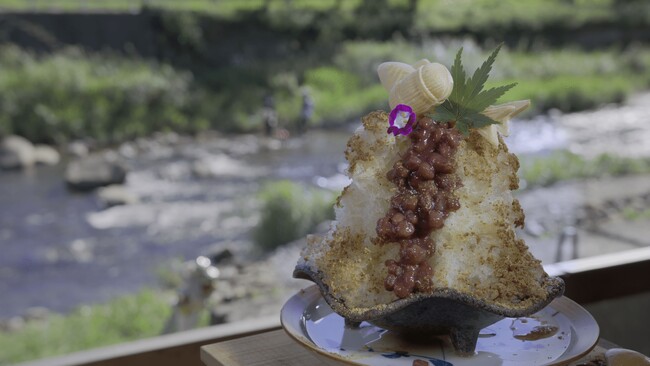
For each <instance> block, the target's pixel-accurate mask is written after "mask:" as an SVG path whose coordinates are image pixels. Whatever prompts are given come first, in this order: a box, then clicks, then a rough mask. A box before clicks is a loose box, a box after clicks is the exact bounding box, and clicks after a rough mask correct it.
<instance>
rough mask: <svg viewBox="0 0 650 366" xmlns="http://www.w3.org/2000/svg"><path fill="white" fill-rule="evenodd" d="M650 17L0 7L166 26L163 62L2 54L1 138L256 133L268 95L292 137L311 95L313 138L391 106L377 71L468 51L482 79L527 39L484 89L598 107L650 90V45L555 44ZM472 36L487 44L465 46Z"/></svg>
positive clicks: (640, 7) (615, 10) (537, 2)
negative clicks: (319, 129) (499, 44)
mask: <svg viewBox="0 0 650 366" xmlns="http://www.w3.org/2000/svg"><path fill="white" fill-rule="evenodd" d="M648 4H650V2H647V1H643V0H633V1H622V0H596V1H583V0H580V1H565V0H549V1H544V0H533V1H526V2H520V1H515V0H504V1H494V0H476V1H469V0H458V1H454V2H453V6H452V4H451V3H450V2H449V1H446V0H445V1H442V0H440V1H433V0H419V1H411V0H383V1H382V0H376V1H368V0H353V1H347V0H346V1H340V0H325V1H318V0H289V1H287V0H268V1H267V0H247V1H238V0H237V1H236V0H219V1H212V0H187V1H172V0H148V1H144V0H143V1H141V2H130V1H123V0H117V1H78V0H52V1H45V0H33V1H30V2H23V1H15V0H13V1H12V0H0V9H15V10H34V11H40V10H42V11H49V10H62V11H66V10H70V11H79V10H82V11H83V10H89V11H96V10H110V11H129V12H132V11H134V10H137V9H140V8H141V7H144V8H146V9H144V10H143V11H144V12H147V14H148V15H147V16H148V17H151V19H152V22H153V23H156V24H158V26H159V28H156V30H155V31H156V32H157V33H156V34H157V35H156V37H155V40H154V42H155V45H154V46H153V48H155V49H157V50H158V51H159V52H158V56H156V57H158V58H159V59H158V61H152V60H144V59H138V58H135V59H127V58H125V57H124V56H118V55H117V54H112V55H106V54H90V53H87V52H82V51H79V50H75V49H64V50H61V49H56V48H55V51H54V53H52V54H50V55H42V56H34V55H32V54H30V53H27V52H23V51H19V50H17V49H16V48H13V47H8V48H7V47H3V48H2V49H0V67H2V69H3V73H2V74H1V75H0V106H2V108H3V115H2V116H0V135H2V134H6V133H18V134H22V135H24V136H26V137H27V138H29V139H31V140H34V141H40V142H56V143H59V142H65V141H66V140H70V139H74V138H78V137H82V136H83V137H92V138H95V139H97V140H99V141H100V142H105V143H111V142H118V141H121V140H124V139H130V138H133V137H136V136H142V135H146V134H149V133H151V132H152V131H157V130H166V129H173V130H176V131H179V132H187V133H191V132H195V131H200V130H202V129H206V128H214V129H217V130H220V131H225V132H254V131H259V130H261V127H262V122H263V121H262V113H261V110H262V105H263V100H264V98H265V97H266V96H268V95H271V96H273V97H274V100H275V105H276V110H277V113H278V119H279V123H280V126H281V127H283V128H287V129H289V130H292V129H294V127H295V126H296V124H297V121H298V120H299V118H300V111H301V103H302V92H303V91H304V90H309V92H310V93H311V95H312V97H313V99H314V102H315V112H314V115H313V118H312V119H311V121H310V123H311V124H312V125H313V126H329V125H332V124H340V123H345V122H348V121H350V120H354V119H357V118H359V117H360V116H361V115H363V114H365V113H367V112H369V111H371V110H374V109H386V108H387V93H386V91H384V90H383V89H382V88H381V86H380V85H379V83H378V80H377V76H376V72H375V71H376V67H377V65H378V64H379V63H381V62H383V61H386V60H399V61H403V62H415V61H417V60H419V59H422V58H428V59H430V60H432V61H437V62H441V63H443V64H445V65H447V66H448V67H450V66H451V64H452V62H453V57H454V54H455V53H456V51H457V50H458V49H459V48H460V46H465V50H464V62H465V63H466V67H467V68H468V69H474V68H476V67H478V66H479V65H480V61H481V60H483V59H485V58H486V57H487V54H486V53H485V52H484V51H483V48H485V49H491V48H493V46H492V45H491V43H492V42H493V41H492V40H499V41H500V40H508V39H512V36H513V35H514V34H516V35H518V36H517V37H521V39H520V38H517V40H518V41H517V42H512V41H511V42H509V44H511V45H517V46H514V47H513V46H511V47H510V49H507V48H506V47H504V49H503V50H502V52H501V55H500V56H499V60H498V61H497V62H496V63H495V65H494V69H493V72H492V78H493V81H492V82H490V83H488V84H487V87H492V86H494V85H496V84H503V83H510V82H512V81H515V80H516V81H517V82H518V86H517V87H515V88H513V89H512V90H511V91H509V92H508V93H506V95H505V96H504V97H503V98H502V99H503V100H515V99H531V100H532V101H533V108H531V109H530V111H529V112H528V113H529V114H533V113H539V112H544V111H546V110H549V109H552V108H557V109H560V110H562V111H577V110H582V109H588V108H594V107H597V106H598V105H601V104H604V103H612V102H614V103H618V102H621V101H624V100H625V98H626V97H627V96H629V95H630V94H631V93H634V92H636V91H639V90H643V89H647V88H648V87H649V86H650V48H648V47H647V46H639V45H637V46H634V43H630V45H628V46H625V47H623V46H619V47H612V48H610V49H600V50H596V51H585V50H580V49H578V48H568V49H566V48H565V49H557V47H558V46H561V45H562V42H561V40H564V39H565V37H569V36H571V35H572V34H573V31H574V30H580V29H582V28H580V27H584V28H589V29H594V27H596V28H598V27H610V29H612V28H615V29H619V28H620V29H636V28H634V27H642V26H643V25H645V24H649V23H650V19H647V18H650V17H649V16H648V14H650V11H645V10H646V8H647V7H648V6H649V5H648ZM147 19H149V18H147ZM36 28H38V27H36ZM38 29H40V28H38ZM39 32H40V33H39V34H41V36H43V37H45V36H47V35H48V33H47V31H46V30H45V29H40V31H39ZM624 33H625V32H624ZM633 33H634V32H631V33H630V34H633ZM522 34H524V35H523V36H520V35H522ZM441 35H446V36H448V37H440V36H441ZM466 35H470V36H472V37H474V38H475V39H477V42H478V43H474V42H472V41H468V40H467V39H463V40H460V37H464V36H466ZM453 37H456V38H453ZM407 39H408V41H406V40H407ZM440 39H444V41H440ZM224 40H227V41H224ZM54 43H56V42H53V44H54ZM641 44H642V43H641ZM243 45H245V46H243ZM573 47H577V46H573Z"/></svg>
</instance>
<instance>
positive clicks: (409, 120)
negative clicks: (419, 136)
mask: <svg viewBox="0 0 650 366" xmlns="http://www.w3.org/2000/svg"><path fill="white" fill-rule="evenodd" d="M415 119H416V116H415V112H413V108H411V107H409V106H408V105H406V104H398V105H397V106H395V108H393V110H392V111H390V115H389V116H388V123H390V127H388V131H386V132H387V133H392V134H393V135H395V136H397V135H404V136H406V135H408V134H409V133H411V131H413V124H414V123H415Z"/></svg>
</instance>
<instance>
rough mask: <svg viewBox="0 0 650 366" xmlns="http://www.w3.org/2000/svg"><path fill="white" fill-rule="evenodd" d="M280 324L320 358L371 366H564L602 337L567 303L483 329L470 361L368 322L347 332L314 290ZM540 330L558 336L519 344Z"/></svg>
mask: <svg viewBox="0 0 650 366" xmlns="http://www.w3.org/2000/svg"><path fill="white" fill-rule="evenodd" d="M281 321H282V326H283V327H284V329H285V331H286V332H287V333H288V334H289V335H290V336H291V337H292V338H294V339H295V340H296V341H297V342H298V343H300V344H301V345H303V346H305V347H307V348H308V349H310V350H312V351H315V352H316V353H317V354H318V355H320V356H326V357H328V358H330V359H331V358H333V359H336V360H339V361H343V362H345V363H348V364H353V365H372V366H399V365H408V366H412V365H413V361H415V360H422V361H425V362H427V364H428V365H434V366H452V365H453V366H476V365H481V366H490V365H504V366H506V365H509V366H515V365H516V366H536V365H565V364H567V363H569V362H571V361H573V360H577V359H579V358H580V357H582V356H584V355H585V354H587V353H588V352H589V351H590V350H591V349H592V348H593V347H594V346H595V345H596V343H597V342H598V335H599V329H598V324H597V323H596V321H595V320H594V318H593V317H592V316H591V314H589V313H588V312H587V311H586V310H585V309H583V308H582V307H581V306H580V305H578V304H576V303H575V302H573V301H571V300H570V299H568V298H566V297H561V298H558V299H555V300H554V301H553V302H552V303H551V304H550V305H548V306H547V307H546V308H544V309H543V310H541V311H539V312H538V313H536V314H534V315H532V316H530V317H528V318H506V319H503V320H501V321H499V322H497V323H495V324H492V325H490V326H489V327H486V328H484V329H483V330H482V331H481V335H480V336H479V339H478V342H477V345H476V352H475V354H474V356H472V357H460V356H457V355H456V354H455V353H454V350H453V347H452V346H451V344H450V343H449V341H448V340H447V339H445V338H444V337H440V338H432V339H430V340H429V341H427V342H426V343H423V344H417V343H413V342H407V341H405V340H404V339H401V338H399V337H397V336H396V335H395V334H393V333H391V332H389V331H386V330H384V329H381V328H379V327H376V326H374V325H371V324H369V323H366V322H363V323H361V326H360V327H359V328H358V329H352V328H348V327H346V326H345V322H344V320H343V318H342V317H341V316H339V315H338V314H336V313H334V312H333V311H332V309H331V308H330V307H329V305H327V303H326V302H325V300H324V299H323V297H322V296H321V294H320V292H319V291H318V288H317V287H316V286H311V287H309V288H307V289H304V290H301V291H299V292H298V293H297V294H296V295H294V296H293V297H292V298H291V299H289V301H287V303H286V304H285V305H284V307H283V308H282V313H281ZM535 327H538V328H535ZM539 327H546V328H545V329H549V328H550V329H551V330H554V329H557V331H556V332H555V333H554V334H552V335H547V336H546V337H544V338H540V339H536V340H522V339H521V338H530V337H526V335H527V334H528V335H530V333H531V331H532V330H533V329H540V328H539ZM516 337H519V338H516Z"/></svg>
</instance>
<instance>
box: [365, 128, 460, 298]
mask: <svg viewBox="0 0 650 366" xmlns="http://www.w3.org/2000/svg"><path fill="white" fill-rule="evenodd" d="M409 137H410V139H411V147H410V149H409V151H407V152H406V153H405V154H404V156H403V157H402V158H401V159H400V160H398V161H397V162H395V164H394V165H393V169H391V170H390V171H389V172H388V173H387V174H386V177H387V178H388V179H389V180H390V181H391V182H393V183H394V184H395V185H396V186H397V187H398V191H397V193H396V194H395V195H394V196H393V197H392V198H391V206H390V209H389V210H388V212H387V213H386V215H385V216H384V217H382V218H381V219H379V220H377V235H378V236H379V239H380V240H381V241H382V242H383V243H387V242H398V243H399V245H400V251H399V258H398V259H396V260H393V259H390V260H387V261H386V262H385V266H386V269H387V271H388V275H387V276H386V278H385V279H384V287H385V288H386V290H388V291H393V292H394V293H395V295H397V297H399V298H404V297H408V296H409V295H410V294H412V293H413V292H427V291H431V290H432V289H433V283H432V276H433V268H431V265H430V263H429V259H430V258H431V256H433V253H434V252H435V243H434V242H433V241H432V240H431V239H430V238H429V234H431V231H433V230H439V229H441V228H442V227H443V226H444V223H445V219H446V218H447V216H448V215H449V213H450V212H452V211H456V210H458V209H459V208H460V202H459V201H458V199H457V198H456V197H455V196H454V190H455V189H456V188H457V187H459V186H460V182H459V180H458V177H457V175H456V174H454V154H455V151H456V149H457V147H458V145H459V144H460V143H461V141H462V138H463V136H462V135H461V134H460V133H459V132H458V131H457V130H455V129H454V128H453V124H450V123H442V124H440V123H436V122H434V121H433V120H432V119H430V118H428V117H423V118H421V119H420V120H418V122H417V123H416V124H415V126H414V129H413V132H412V133H411V134H410V135H409Z"/></svg>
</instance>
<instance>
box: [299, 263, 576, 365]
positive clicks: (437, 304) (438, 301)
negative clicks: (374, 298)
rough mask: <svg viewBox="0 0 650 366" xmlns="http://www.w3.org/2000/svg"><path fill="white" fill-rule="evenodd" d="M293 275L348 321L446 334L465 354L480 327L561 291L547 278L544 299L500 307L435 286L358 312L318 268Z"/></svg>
mask: <svg viewBox="0 0 650 366" xmlns="http://www.w3.org/2000/svg"><path fill="white" fill-rule="evenodd" d="M293 276H294V277H295V278H301V279H306V280H310V281H312V282H314V283H316V285H318V287H319V288H320V292H321V294H322V295H323V297H324V298H325V301H327V303H328V304H329V305H330V307H331V308H332V310H334V311H335V312H336V313H338V314H339V315H341V316H342V317H344V318H345V320H346V322H347V323H349V324H353V325H354V324H356V325H358V324H359V323H361V322H362V321H367V322H369V323H371V324H374V325H376V326H378V327H381V328H384V329H388V330H391V331H394V332H397V333H400V334H404V335H408V336H409V337H411V336H415V337H419V336H427V335H449V337H450V339H451V342H452V344H453V346H454V348H455V349H456V351H457V352H458V353H460V354H468V355H469V354H473V353H474V349H475V348H476V341H477V340H478V335H479V332H480V330H481V329H483V328H485V327H487V326H488V325H490V324H493V323H496V322H498V321H499V320H501V319H503V318H517V317H524V316H530V315H532V314H534V313H536V312H538V311H539V310H541V309H543V308H544V307H546V305H548V304H549V303H550V302H551V301H553V299H554V298H556V297H558V296H561V295H562V294H563V293H564V281H562V279H560V278H557V277H547V278H546V279H545V283H544V287H545V288H546V291H547V296H546V298H545V299H544V300H543V301H540V302H538V303H535V304H533V305H531V306H530V307H527V308H508V307H503V306H499V305H495V304H490V303H487V302H485V301H483V300H480V299H477V298H474V297H472V296H469V295H466V294H462V293H460V292H458V291H455V290H452V289H437V290H434V291H433V293H427V294H416V295H415V296H411V297H408V298H405V299H400V300H396V301H394V302H392V303H390V304H388V305H386V306H382V307H381V308H376V309H369V310H365V311H358V310H353V309H350V308H348V307H347V306H346V305H345V304H344V303H343V302H342V301H340V300H339V299H338V298H336V297H334V296H332V295H331V294H330V292H329V288H328V286H327V285H326V284H325V283H324V282H323V279H322V273H321V272H320V271H313V270H312V269H311V268H309V267H306V266H301V265H298V266H296V269H295V270H294V272H293Z"/></svg>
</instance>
